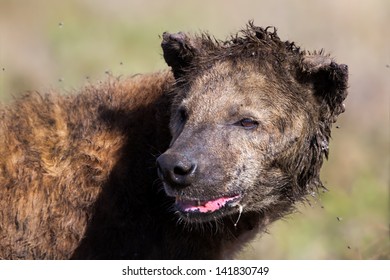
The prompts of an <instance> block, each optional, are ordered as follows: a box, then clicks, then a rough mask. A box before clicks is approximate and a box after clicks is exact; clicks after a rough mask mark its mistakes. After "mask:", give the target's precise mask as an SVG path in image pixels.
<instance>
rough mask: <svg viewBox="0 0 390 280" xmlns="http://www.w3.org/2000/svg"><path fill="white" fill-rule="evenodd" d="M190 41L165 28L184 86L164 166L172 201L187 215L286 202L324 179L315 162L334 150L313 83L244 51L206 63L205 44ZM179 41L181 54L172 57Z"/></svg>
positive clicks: (195, 217) (209, 215)
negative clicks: (324, 131) (329, 148)
mask: <svg viewBox="0 0 390 280" xmlns="http://www.w3.org/2000/svg"><path fill="white" fill-rule="evenodd" d="M186 40H187V41H186ZM188 40H189V39H188V38H187V37H186V36H185V35H183V34H182V33H179V34H173V35H171V34H164V41H163V48H164V56H165V59H166V60H167V62H168V64H169V65H171V66H172V68H173V72H174V74H175V77H176V78H177V89H176V92H175V96H176V99H175V101H174V103H173V107H172V112H171V123H170V128H171V134H172V141H171V145H170V147H169V149H168V150H167V151H166V152H165V153H163V154H162V155H161V156H160V157H159V158H158V159H157V166H158V172H159V176H160V178H161V179H162V181H163V184H164V189H165V191H166V193H167V195H168V196H171V197H175V198H176V201H175V205H174V207H175V210H176V211H177V213H179V215H181V217H182V218H184V219H185V220H187V221H189V222H203V221H211V220H216V219H218V218H220V217H224V216H228V215H231V214H233V213H238V212H239V213H240V214H241V212H244V213H245V212H263V211H268V210H269V209H272V208H275V209H276V208H277V209H279V211H280V209H284V210H283V211H287V210H288V209H289V208H290V207H291V205H292V204H293V202H294V201H295V200H298V199H299V198H300V197H302V195H304V194H306V193H307V192H308V190H309V189H310V185H314V187H315V186H317V185H318V184H319V183H320V182H319V179H318V170H314V169H319V167H318V166H320V165H321V163H322V153H326V152H327V145H326V144H327V141H328V136H327V135H322V134H321V132H320V130H321V125H320V121H321V119H323V115H322V114H321V110H320V108H321V104H322V101H319V100H318V99H317V98H316V96H315V93H314V90H313V85H312V83H311V82H306V81H305V80H304V81H303V82H301V83H298V82H297V81H296V80H293V74H291V76H288V75H290V74H288V75H287V74H286V73H284V74H280V73H279V72H278V71H275V70H274V69H271V68H269V65H268V64H266V63H264V64H262V65H261V64H257V63H254V62H253V60H254V59H252V61H251V60H248V59H246V58H245V57H242V58H241V57H239V58H237V59H231V58H229V57H228V58H223V56H222V55H217V57H218V58H219V59H215V57H210V60H209V61H208V62H206V61H207V55H205V54H203V56H202V54H200V53H198V54H197V47H196V44H200V43H199V42H198V43H196V42H190V41H188ZM164 44H165V45H164ZM175 47H176V48H178V50H179V52H178V55H177V56H175V57H174V58H171V57H170V56H171V55H172V53H173V51H172V49H174V48H175ZM201 49H202V51H204V48H201ZM184 50H191V55H192V57H191V55H188V54H187V55H183V52H184ZM223 51H225V49H223ZM199 52H200V51H199ZM197 57H198V59H196V58H197ZM199 57H201V59H199ZM205 57H206V58H205ZM190 58H191V59H190ZM172 59H173V60H172ZM180 59H182V61H180ZM316 59H317V57H316ZM326 59H327V58H324V59H319V61H320V62H321V63H323V62H324V61H325V60H326ZM309 62H310V63H311V62H312V60H309ZM309 62H308V63H309ZM176 63H180V65H176ZM308 63H306V64H305V65H308ZM267 65H268V66H267ZM315 65H316V66H318V63H316V64H315ZM186 67H187V68H188V69H186ZM292 72H294V71H292ZM294 74H295V72H294ZM321 145H322V146H321ZM317 146H318V147H317ZM325 146H326V147H325Z"/></svg>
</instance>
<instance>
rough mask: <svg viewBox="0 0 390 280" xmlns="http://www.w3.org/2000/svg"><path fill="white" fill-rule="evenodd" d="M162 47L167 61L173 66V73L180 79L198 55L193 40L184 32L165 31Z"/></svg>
mask: <svg viewBox="0 0 390 280" xmlns="http://www.w3.org/2000/svg"><path fill="white" fill-rule="evenodd" d="M161 47H162V49H163V52H164V59H165V61H166V63H167V64H168V66H171V67H172V71H173V74H174V76H175V78H176V79H178V78H179V77H180V76H182V74H183V73H184V71H185V69H186V68H187V67H188V66H189V65H190V64H191V62H192V60H193V59H194V57H195V55H196V48H195V46H194V44H193V42H191V40H190V38H189V37H188V36H187V35H186V34H184V33H182V32H179V33H174V34H170V33H167V32H164V34H163V40H162V42H161Z"/></svg>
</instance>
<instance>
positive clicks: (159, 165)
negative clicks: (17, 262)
mask: <svg viewBox="0 0 390 280" xmlns="http://www.w3.org/2000/svg"><path fill="white" fill-rule="evenodd" d="M162 49H163V55H164V59H165V61H166V62H167V64H168V66H170V69H169V70H165V71H161V72H158V73H154V74H145V75H137V76H133V77H129V78H114V77H111V78H110V79H108V81H106V82H104V83H102V84H98V85H88V86H86V87H84V88H82V89H81V90H80V91H79V92H78V93H77V94H68V95H66V94H65V95H64V94H61V95H60V94H56V93H44V94H40V93H37V92H29V93H27V94H26V95H24V96H23V97H21V98H18V99H17V100H15V101H14V102H12V103H11V104H9V105H7V106H3V107H2V109H1V111H0V112H1V113H0V118H1V122H0V139H1V143H3V144H2V145H1V146H0V258H2V259H218V258H232V257H234V254H235V253H236V252H237V251H238V250H239V249H240V248H241V247H242V246H243V245H244V244H245V243H246V242H247V241H248V240H250V239H251V238H253V237H254V236H255V235H256V234H257V233H259V232H261V231H263V230H264V229H265V228H266V227H267V225H269V224H270V223H271V222H273V221H275V220H277V219H279V218H281V217H283V216H284V215H286V214H288V213H290V212H291V211H292V210H293V209H294V206H295V205H296V203H297V202H299V201H302V200H304V199H305V197H306V195H308V194H309V193H313V192H316V190H318V189H320V188H321V187H322V183H321V181H320V178H319V171H320V168H321V166H322V163H323V158H324V157H325V158H326V157H327V156H328V147H329V145H328V143H329V139H330V132H331V127H332V124H333V123H334V122H335V121H336V119H337V117H338V115H339V114H340V113H342V112H343V111H344V105H343V101H344V99H345V98H346V95H347V78H348V69H347V66H346V65H343V64H337V63H336V62H335V61H334V60H333V59H332V58H331V57H330V56H328V55H325V54H324V53H323V52H322V51H320V52H307V51H304V50H301V49H300V48H299V47H297V45H296V44H294V43H293V42H288V41H282V40H280V38H279V37H278V35H277V33H276V29H274V28H272V27H268V28H261V27H257V26H255V25H254V24H253V23H249V24H248V25H247V27H246V28H244V29H243V30H242V31H240V32H238V33H237V34H235V35H233V36H231V37H229V38H228V39H226V40H225V41H221V40H216V39H214V38H212V37H211V36H210V35H208V34H206V33H203V34H200V35H187V34H185V33H175V34H170V33H164V34H163V36H162Z"/></svg>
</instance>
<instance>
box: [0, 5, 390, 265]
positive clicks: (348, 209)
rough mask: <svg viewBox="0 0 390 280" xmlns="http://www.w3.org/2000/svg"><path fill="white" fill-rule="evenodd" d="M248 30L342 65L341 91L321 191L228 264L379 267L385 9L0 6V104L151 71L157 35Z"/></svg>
mask: <svg viewBox="0 0 390 280" xmlns="http://www.w3.org/2000/svg"><path fill="white" fill-rule="evenodd" d="M248 20H254V21H255V23H256V24H257V25H262V26H268V25H274V26H276V27H277V28H278V30H279V36H280V37H281V38H282V39H284V40H294V41H295V42H296V43H297V44H298V45H302V46H303V47H305V48H306V49H308V50H314V49H321V48H325V50H326V51H327V52H330V53H331V54H332V55H333V56H335V57H336V59H337V61H338V62H340V63H346V64H348V65H349V69H350V91H349V96H348V100H347V101H346V106H347V111H346V113H345V114H343V115H342V116H341V117H340V119H339V122H338V123H337V125H338V126H339V127H340V128H338V129H337V128H335V129H334V130H333V141H332V143H331V147H330V158H329V161H328V162H326V163H325V166H324V170H323V173H322V178H323V181H324V183H325V185H326V187H327V188H328V189H329V192H325V193H321V194H319V196H318V197H317V198H313V200H312V201H311V203H310V204H305V205H300V206H299V208H298V211H297V213H295V214H292V215H290V216H288V217H287V218H286V219H285V220H282V221H278V222H276V223H274V224H273V225H272V226H271V227H270V228H269V229H268V233H265V234H263V235H262V236H259V238H257V239H256V240H255V241H254V242H252V243H251V244H250V245H249V246H247V248H246V249H245V250H244V252H243V253H242V254H241V255H239V256H238V257H239V258H243V259H248V258H250V259H259V258H261V259H389V257H390V238H389V221H390V220H389V212H390V211H389V210H390V209H389V182H390V181H389V167H390V166H389V165H390V162H389V154H390V151H389V130H390V116H389V104H390V103H389V92H390V79H389V78H390V77H389V75H390V52H389V45H390V42H389V36H388V26H390V1H387V0H382V1H380V0H373V1H355V2H353V5H351V3H350V1H343V0H330V1H319V0H318V1H309V0H307V1H304V0H302V1H288V0H286V1H283V0H276V1H272V0H269V1H256V0H241V1H224V0H216V1H205V0H198V1H191V2H190V1H179V0H164V1H141V0H131V1H130V0H127V1H126V0H111V1H103V0H78V1H76V0H66V1H65V0H61V1H57V0H53V1H52V0H50V1H49V0H46V1H45V0H34V1H25V0H23V1H22V0H0V100H2V101H3V102H7V101H9V100H10V97H11V96H17V95H18V94H19V93H21V92H23V91H26V90H32V89H34V90H40V91H46V90H51V89H60V90H61V91H62V92H63V91H71V90H73V89H77V88H78V87H80V86H81V85H83V84H84V83H86V82H92V83H93V82H96V81H97V80H99V79H104V76H105V75H106V74H105V73H107V72H110V73H112V74H114V75H129V74H135V73H143V72H152V71H158V70H160V69H164V68H165V67H166V66H165V64H164V62H163V59H162V56H161V50H160V47H159V45H160V38H159V36H160V35H161V34H162V32H164V31H171V32H174V31H181V30H182V31H190V32H199V31H204V30H208V31H210V33H211V34H213V35H215V36H216V37H217V38H222V39H223V38H225V37H226V36H228V35H229V34H231V33H233V32H236V31H237V30H239V29H240V28H242V27H243V26H244V25H245V24H246V22H247V21H248Z"/></svg>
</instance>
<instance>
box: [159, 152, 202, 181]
mask: <svg viewBox="0 0 390 280" xmlns="http://www.w3.org/2000/svg"><path fill="white" fill-rule="evenodd" d="M157 170H158V174H159V176H160V178H161V179H162V180H163V181H165V182H167V183H168V184H170V185H171V187H177V188H180V187H185V186H188V185H190V184H191V183H192V181H193V179H194V177H195V171H196V164H195V163H194V162H192V161H191V160H189V159H188V158H187V157H185V156H183V155H181V154H174V153H165V154H162V155H161V156H159V157H158V158H157Z"/></svg>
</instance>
